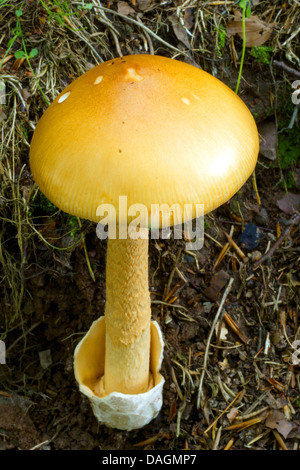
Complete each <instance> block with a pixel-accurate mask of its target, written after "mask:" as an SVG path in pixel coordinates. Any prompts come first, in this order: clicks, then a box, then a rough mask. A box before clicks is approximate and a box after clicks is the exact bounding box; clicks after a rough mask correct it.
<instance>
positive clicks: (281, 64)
mask: <svg viewBox="0 0 300 470" xmlns="http://www.w3.org/2000/svg"><path fill="white" fill-rule="evenodd" d="M273 65H276V66H277V67H281V68H282V69H283V70H285V71H286V72H288V73H290V74H291V75H294V77H297V78H300V72H299V71H298V70H295V69H293V68H292V67H289V66H288V65H286V64H285V63H284V62H280V61H278V60H273Z"/></svg>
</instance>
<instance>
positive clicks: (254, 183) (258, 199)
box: [252, 170, 261, 206]
mask: <svg viewBox="0 0 300 470" xmlns="http://www.w3.org/2000/svg"><path fill="white" fill-rule="evenodd" d="M252 185H253V189H254V192H255V197H256V201H257V204H258V205H259V206H260V205H261V200H260V196H259V192H258V188H257V182H256V175H255V170H254V171H253V173H252Z"/></svg>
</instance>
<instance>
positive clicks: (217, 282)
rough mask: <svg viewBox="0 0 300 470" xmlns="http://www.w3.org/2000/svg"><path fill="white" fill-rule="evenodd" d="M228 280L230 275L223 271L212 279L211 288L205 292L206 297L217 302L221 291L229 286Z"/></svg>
mask: <svg viewBox="0 0 300 470" xmlns="http://www.w3.org/2000/svg"><path fill="white" fill-rule="evenodd" d="M228 279H229V275H228V274H227V273H226V272H225V271H223V270H221V271H219V272H218V273H216V274H215V275H214V276H213V277H212V279H211V281H210V284H209V286H208V287H207V288H206V289H205V291H204V292H203V294H204V295H205V297H208V298H209V299H210V300H212V301H213V302H215V301H216V300H217V298H218V295H219V293H220V291H221V290H222V289H223V287H224V286H225V285H226V284H227V282H228Z"/></svg>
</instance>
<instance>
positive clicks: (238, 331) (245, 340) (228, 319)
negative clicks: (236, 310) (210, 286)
mask: <svg viewBox="0 0 300 470" xmlns="http://www.w3.org/2000/svg"><path fill="white" fill-rule="evenodd" d="M224 320H225V322H226V323H227V325H228V326H229V327H230V328H231V329H232V330H233V331H234V333H235V334H236V335H237V336H238V337H239V338H240V340H241V341H242V342H243V343H245V344H248V343H249V341H250V339H249V338H248V337H247V336H246V335H245V333H243V332H242V330H241V329H240V328H239V327H238V325H237V324H236V323H235V321H234V320H233V319H232V318H231V316H230V315H229V314H228V313H227V312H225V314H224Z"/></svg>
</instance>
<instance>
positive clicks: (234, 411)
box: [226, 407, 239, 424]
mask: <svg viewBox="0 0 300 470" xmlns="http://www.w3.org/2000/svg"><path fill="white" fill-rule="evenodd" d="M238 414H239V410H238V409H237V408H234V407H233V408H231V410H230V411H229V413H227V415H226V418H227V419H228V421H229V423H230V424H231V423H232V422H233V421H234V420H235V418H236V417H237V415H238Z"/></svg>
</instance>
